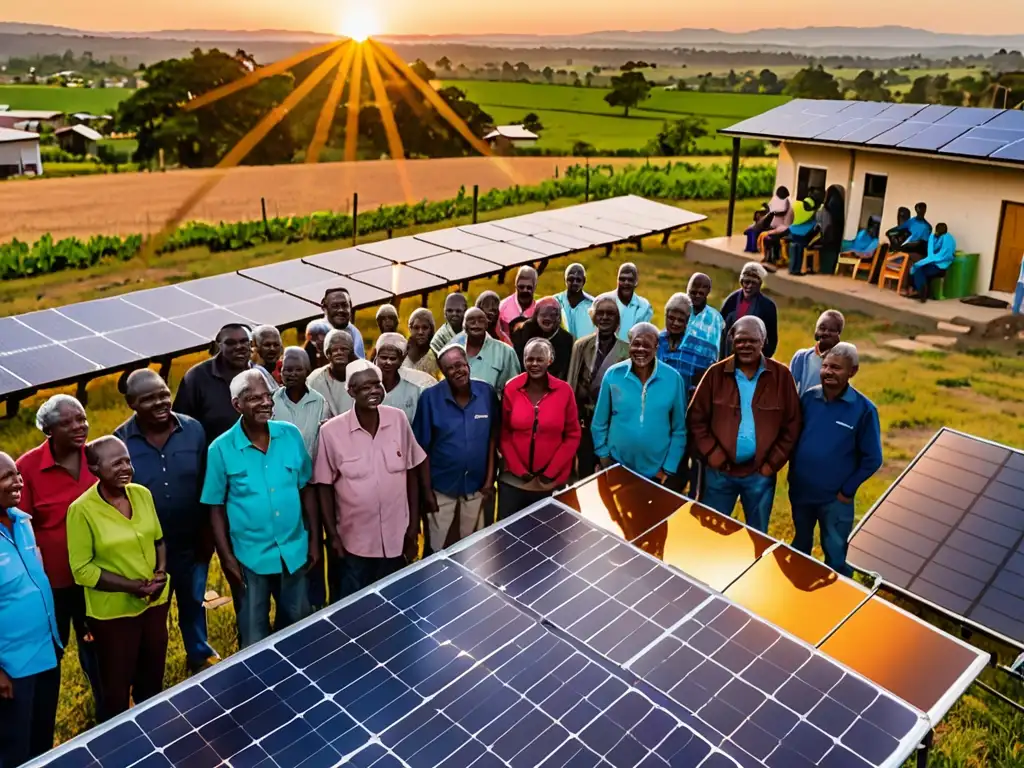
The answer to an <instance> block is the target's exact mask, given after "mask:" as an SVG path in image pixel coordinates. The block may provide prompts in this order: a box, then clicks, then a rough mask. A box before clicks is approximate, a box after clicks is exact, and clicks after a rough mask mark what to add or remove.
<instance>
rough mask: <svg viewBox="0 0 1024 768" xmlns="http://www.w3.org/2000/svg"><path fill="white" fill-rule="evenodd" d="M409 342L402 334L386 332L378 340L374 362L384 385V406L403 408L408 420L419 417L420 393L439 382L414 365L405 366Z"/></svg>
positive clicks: (401, 409)
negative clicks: (417, 407)
mask: <svg viewBox="0 0 1024 768" xmlns="http://www.w3.org/2000/svg"><path fill="white" fill-rule="evenodd" d="M406 346H407V342H406V340H405V337H404V336H402V334H400V333H385V334H383V335H382V336H381V337H380V338H379V339H377V345H376V348H375V351H376V353H377V354H376V356H375V357H374V362H376V364H377V369H378V370H379V371H380V375H381V383H382V384H383V386H384V392H385V395H384V405H387V406H389V407H391V408H397V409H399V410H400V411H402V412H403V413H404V414H405V416H406V418H407V419H408V420H409V423H410V424H412V422H413V419H415V418H416V406H417V404H418V403H419V401H420V392H422V391H423V390H424V389H426V388H427V387H432V386H434V385H435V384H437V379H435V378H434V377H433V376H430V375H428V374H426V373H423V372H421V371H415V370H413V369H412V368H403V367H402V364H403V363H404V362H405V350H406Z"/></svg>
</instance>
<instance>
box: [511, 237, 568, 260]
mask: <svg viewBox="0 0 1024 768" xmlns="http://www.w3.org/2000/svg"><path fill="white" fill-rule="evenodd" d="M508 244H509V245H511V246H514V247H515V248H522V249H523V250H526V251H531V252H532V253H538V254H540V255H541V256H546V257H548V258H553V257H555V256H564V255H565V254H567V253H569V252H570V251H571V248H569V247H567V246H564V245H556V244H555V243H551V242H548V241H547V240H539V239H537V238H536V237H521V238H519V239H518V240H509V242H508Z"/></svg>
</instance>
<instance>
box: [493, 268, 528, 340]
mask: <svg viewBox="0 0 1024 768" xmlns="http://www.w3.org/2000/svg"><path fill="white" fill-rule="evenodd" d="M536 290H537V270H536V269H534V268H533V267H530V266H524V267H520V268H519V271H518V272H516V292H515V293H513V294H512V295H511V296H508V297H506V298H505V299H503V300H502V302H501V304H500V305H499V307H498V323H499V326H500V328H501V332H502V333H504V334H505V335H506V336H510V337H511V335H512V329H511V325H512V323H513V321H515V320H517V319H518V318H520V317H527V318H529V317H533V311H534V309H535V308H536V302H535V301H534V300H533V294H534V293H535V292H536Z"/></svg>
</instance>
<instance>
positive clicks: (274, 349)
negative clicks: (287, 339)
mask: <svg viewBox="0 0 1024 768" xmlns="http://www.w3.org/2000/svg"><path fill="white" fill-rule="evenodd" d="M283 351H284V344H282V343H281V334H280V333H278V332H277V331H276V330H275V331H274V332H273V333H271V332H270V331H265V332H264V333H263V334H262V335H261V336H260V340H259V341H258V342H257V343H256V354H257V355H258V356H259V358H260V361H261V362H262V363H263V367H264V368H266V369H267V370H268V371H273V370H274V368H276V367H277V361H278V360H280V359H281V353H282V352H283Z"/></svg>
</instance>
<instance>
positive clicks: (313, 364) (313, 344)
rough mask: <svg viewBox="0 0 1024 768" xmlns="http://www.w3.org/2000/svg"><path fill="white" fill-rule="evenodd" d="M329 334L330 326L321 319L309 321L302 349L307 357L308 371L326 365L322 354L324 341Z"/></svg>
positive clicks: (325, 358) (325, 357)
mask: <svg viewBox="0 0 1024 768" xmlns="http://www.w3.org/2000/svg"><path fill="white" fill-rule="evenodd" d="M330 332H331V324H330V323H328V322H327V321H326V320H324V319H323V318H320V319H319V320H310V321H309V323H308V324H307V325H306V344H305V346H303V349H304V350H306V354H307V355H308V356H309V369H310V370H311V371H315V370H316V369H317V368H323V367H324V366H325V365H327V356H326V355H325V354H324V340H325V339H326V338H327V334H328V333H330Z"/></svg>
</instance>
